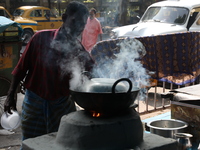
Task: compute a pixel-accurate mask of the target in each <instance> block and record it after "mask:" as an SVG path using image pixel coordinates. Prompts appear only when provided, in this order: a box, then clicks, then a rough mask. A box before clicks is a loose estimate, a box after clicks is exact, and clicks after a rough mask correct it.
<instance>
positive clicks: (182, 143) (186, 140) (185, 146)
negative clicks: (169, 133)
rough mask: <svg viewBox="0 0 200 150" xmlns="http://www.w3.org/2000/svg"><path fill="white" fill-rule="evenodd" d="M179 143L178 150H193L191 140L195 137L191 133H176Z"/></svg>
mask: <svg viewBox="0 0 200 150" xmlns="http://www.w3.org/2000/svg"><path fill="white" fill-rule="evenodd" d="M174 136H175V138H176V140H177V142H178V149H177V150H191V148H192V143H191V141H190V138H191V137H193V135H192V134H189V133H175V134H174Z"/></svg>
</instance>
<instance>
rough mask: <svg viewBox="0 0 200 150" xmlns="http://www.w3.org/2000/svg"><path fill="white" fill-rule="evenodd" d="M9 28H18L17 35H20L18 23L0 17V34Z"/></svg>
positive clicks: (20, 30)
mask: <svg viewBox="0 0 200 150" xmlns="http://www.w3.org/2000/svg"><path fill="white" fill-rule="evenodd" d="M9 26H14V27H18V30H19V35H21V33H22V31H23V30H22V28H21V26H20V24H19V23H17V22H15V21H12V20H10V19H8V18H6V17H3V16H0V33H2V32H4V31H5V30H6V29H7V28H8V27H9Z"/></svg>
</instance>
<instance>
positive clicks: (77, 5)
mask: <svg viewBox="0 0 200 150" xmlns="http://www.w3.org/2000/svg"><path fill="white" fill-rule="evenodd" d="M78 11H79V12H81V13H82V14H89V12H88V8H87V7H86V6H85V5H84V4H83V3H81V2H77V1H72V2H70V3H69V4H68V5H67V7H66V11H65V14H66V15H72V14H74V13H76V12H78Z"/></svg>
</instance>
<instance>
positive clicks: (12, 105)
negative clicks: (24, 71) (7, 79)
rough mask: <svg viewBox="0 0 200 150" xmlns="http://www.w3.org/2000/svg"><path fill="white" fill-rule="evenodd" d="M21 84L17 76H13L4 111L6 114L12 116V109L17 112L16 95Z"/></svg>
mask: <svg viewBox="0 0 200 150" xmlns="http://www.w3.org/2000/svg"><path fill="white" fill-rule="evenodd" d="M19 82H20V78H19V77H17V76H13V78H12V82H11V85H10V88H9V90H8V95H7V98H6V100H5V103H4V111H5V112H6V111H7V112H8V113H10V114H11V109H13V110H17V108H16V103H17V99H15V93H16V90H17V87H18V85H19Z"/></svg>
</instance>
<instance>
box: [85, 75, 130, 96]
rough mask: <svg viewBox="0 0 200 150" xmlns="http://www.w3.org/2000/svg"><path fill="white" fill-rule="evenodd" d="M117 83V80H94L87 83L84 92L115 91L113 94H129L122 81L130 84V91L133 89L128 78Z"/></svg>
mask: <svg viewBox="0 0 200 150" xmlns="http://www.w3.org/2000/svg"><path fill="white" fill-rule="evenodd" d="M116 81H117V80H115V79H110V78H92V79H91V80H90V81H89V82H87V83H86V87H85V90H84V91H85V92H92V93H106V92H112V90H114V91H113V92H127V91H128V87H127V86H126V85H125V84H124V83H122V82H121V81H127V82H128V83H129V90H130V89H131V88H132V83H131V81H130V80H129V79H127V78H123V79H120V80H118V81H117V82H116ZM114 84H115V86H114ZM113 86H114V87H113Z"/></svg>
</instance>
